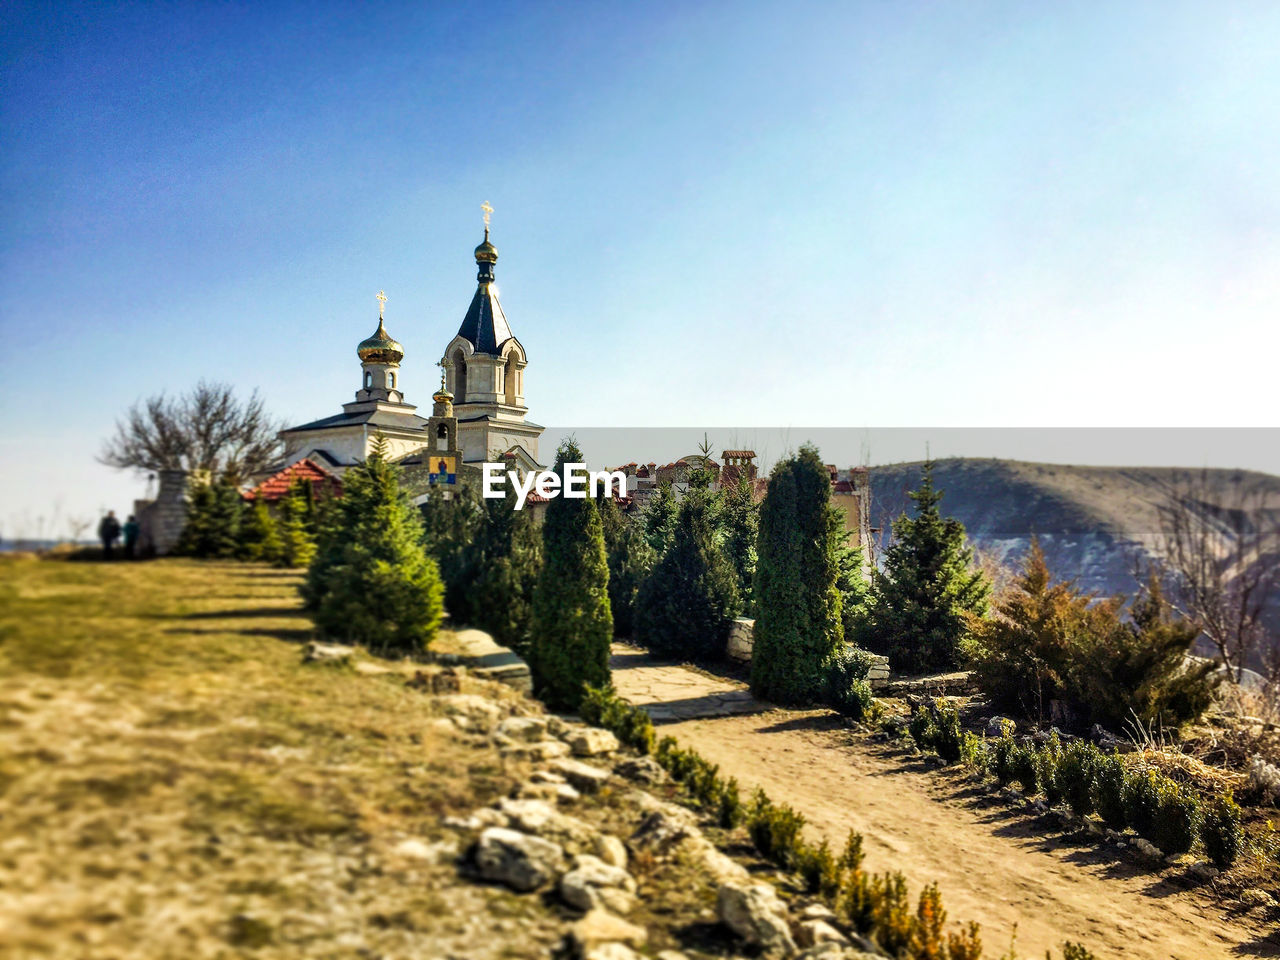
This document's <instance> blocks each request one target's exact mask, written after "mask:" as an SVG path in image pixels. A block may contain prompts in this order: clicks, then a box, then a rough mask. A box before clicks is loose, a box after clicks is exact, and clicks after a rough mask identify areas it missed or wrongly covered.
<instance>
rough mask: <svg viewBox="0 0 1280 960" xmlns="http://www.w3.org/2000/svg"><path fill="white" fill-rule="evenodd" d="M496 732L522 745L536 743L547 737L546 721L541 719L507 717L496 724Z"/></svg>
mask: <svg viewBox="0 0 1280 960" xmlns="http://www.w3.org/2000/svg"><path fill="white" fill-rule="evenodd" d="M498 732H499V733H501V734H502V735H504V736H507V737H510V738H511V739H512V740H516V741H519V742H522V743H537V742H538V741H539V740H545V739H546V736H547V721H546V719H544V718H543V717H507V719H505V720H503V721H502V722H501V723H500V724H498Z"/></svg>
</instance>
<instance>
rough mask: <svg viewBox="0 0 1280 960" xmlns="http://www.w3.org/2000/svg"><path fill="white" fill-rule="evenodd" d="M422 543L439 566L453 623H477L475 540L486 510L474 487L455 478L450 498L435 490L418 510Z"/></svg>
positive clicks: (446, 602)
mask: <svg viewBox="0 0 1280 960" xmlns="http://www.w3.org/2000/svg"><path fill="white" fill-rule="evenodd" d="M421 513H422V523H423V528H424V531H423V542H424V543H425V544H426V547H427V552H428V553H429V554H431V556H432V557H434V558H435V560H436V563H438V564H439V566H440V576H441V578H442V579H443V580H444V591H445V592H444V603H445V607H446V609H448V611H449V613H450V615H451V616H452V618H453V622H454V623H476V622H478V616H479V613H480V609H479V603H478V601H479V599H480V597H479V594H478V593H477V591H476V582H477V581H478V580H479V579H480V577H481V576H482V575H483V574H484V570H483V569H481V568H480V567H478V566H477V562H478V557H477V552H476V550H475V543H476V540H477V539H478V538H479V536H480V531H481V528H482V527H483V526H484V522H485V508H484V505H483V501H482V499H481V497H480V493H479V490H478V489H477V487H476V484H475V483H473V482H472V481H471V480H469V479H464V478H462V477H459V478H458V483H457V484H455V486H454V490H453V497H452V499H449V500H446V499H445V498H444V496H443V495H442V493H441V492H440V491H439V490H438V489H437V490H433V491H432V492H431V495H430V497H428V499H427V501H426V502H425V503H423V505H422V507H421Z"/></svg>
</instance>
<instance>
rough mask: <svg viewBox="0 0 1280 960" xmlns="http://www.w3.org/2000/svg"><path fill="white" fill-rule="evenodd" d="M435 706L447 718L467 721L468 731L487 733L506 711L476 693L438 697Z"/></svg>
mask: <svg viewBox="0 0 1280 960" xmlns="http://www.w3.org/2000/svg"><path fill="white" fill-rule="evenodd" d="M435 704H436V706H438V707H439V708H440V709H441V710H442V711H443V712H444V714H445V716H450V717H458V718H459V719H463V720H465V721H466V728H467V729H468V730H473V731H480V732H484V733H487V732H489V731H490V730H492V729H493V728H494V727H495V726H497V724H498V721H499V720H501V719H502V717H503V716H504V715H505V713H506V711H505V710H504V709H503V708H502V706H501V705H499V704H498V703H496V702H495V701H493V700H490V699H489V698H488V697H482V696H479V695H478V694H474V693H454V694H450V695H448V696H443V697H437V698H436V699H435Z"/></svg>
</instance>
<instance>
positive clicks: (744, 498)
mask: <svg viewBox="0 0 1280 960" xmlns="http://www.w3.org/2000/svg"><path fill="white" fill-rule="evenodd" d="M753 494H754V489H753V485H752V483H751V480H750V479H749V478H748V477H747V476H746V475H745V474H739V476H738V478H737V481H736V482H734V483H731V484H729V485H728V486H727V487H726V488H725V489H724V490H723V492H722V496H723V499H724V508H723V510H722V512H721V517H722V519H721V526H722V527H723V529H724V554H725V557H726V559H728V561H729V563H730V564H731V565H732V566H733V571H734V574H735V576H736V578H737V582H738V596H739V597H740V599H741V601H742V609H743V613H744V616H750V615H751V613H752V610H753V606H752V600H751V594H752V590H753V589H754V586H755V583H754V581H755V576H756V539H757V538H758V537H759V535H760V511H759V508H758V507H757V506H756V502H755V497H754V495H753Z"/></svg>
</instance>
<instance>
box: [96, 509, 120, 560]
mask: <svg viewBox="0 0 1280 960" xmlns="http://www.w3.org/2000/svg"><path fill="white" fill-rule="evenodd" d="M98 539H99V540H101V541H102V559H103V560H110V559H111V552H112V550H114V549H115V545H116V541H117V540H119V539H120V521H119V520H117V519H116V512H115V511H114V510H108V511H107V515H106V516H105V517H103V518H102V522H101V523H100V524H98Z"/></svg>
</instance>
